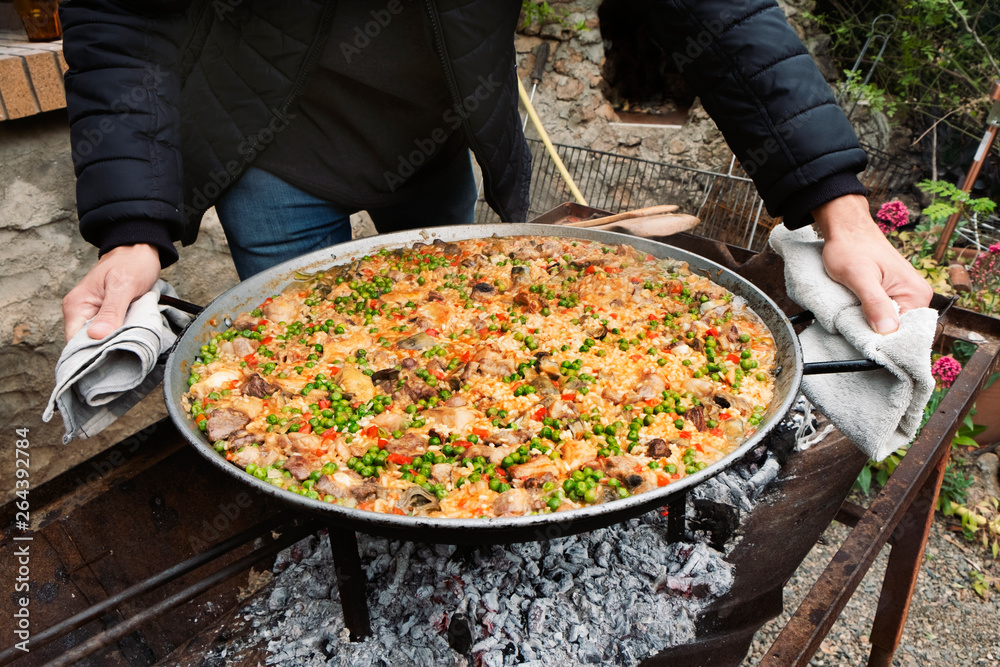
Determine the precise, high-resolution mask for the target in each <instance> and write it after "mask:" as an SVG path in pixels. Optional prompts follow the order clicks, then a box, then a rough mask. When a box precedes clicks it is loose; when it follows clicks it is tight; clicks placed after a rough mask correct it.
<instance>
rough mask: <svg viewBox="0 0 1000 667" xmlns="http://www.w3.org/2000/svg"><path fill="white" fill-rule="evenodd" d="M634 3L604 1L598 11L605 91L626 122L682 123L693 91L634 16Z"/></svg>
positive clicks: (671, 59)
mask: <svg viewBox="0 0 1000 667" xmlns="http://www.w3.org/2000/svg"><path fill="white" fill-rule="evenodd" d="M630 5H631V3H629V2H626V1H623V0H604V1H603V2H602V3H601V5H600V7H599V8H598V10H597V16H598V19H599V20H600V25H601V36H602V37H603V39H604V55H605V61H604V66H603V68H602V72H601V74H602V76H603V78H604V84H603V86H602V90H603V93H604V95H605V97H606V98H607V100H608V101H609V102H610V103H611V106H612V107H613V108H614V109H615V111H616V112H617V113H618V116H619V117H620V118H621V119H622V120H623V121H625V122H647V123H656V124H659V123H665V124H672V123H676V124H683V122H684V119H686V118H687V112H688V110H689V109H690V107H691V104H692V103H693V102H694V97H695V96H694V93H693V92H692V91H691V88H690V87H689V86H688V85H687V83H686V82H685V81H684V78H683V77H682V76H681V74H680V72H679V71H678V68H677V64H676V63H675V58H674V57H673V56H672V54H670V53H668V52H666V51H664V49H663V48H661V47H660V45H659V44H657V43H656V42H654V41H653V39H652V37H651V36H650V34H649V31H648V30H647V29H646V27H645V26H644V25H642V24H641V23H639V22H637V21H636V20H635V15H634V11H633V10H630V8H629V7H630ZM643 117H644V118H643Z"/></svg>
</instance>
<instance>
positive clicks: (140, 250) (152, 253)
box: [62, 243, 160, 341]
mask: <svg viewBox="0 0 1000 667" xmlns="http://www.w3.org/2000/svg"><path fill="white" fill-rule="evenodd" d="M159 276H160V253H159V252H158V251H157V249H156V248H155V247H154V246H151V245H148V244H145V243H140V244H137V245H129V246H119V247H117V248H114V249H113V250H110V251H108V252H107V253H105V255H104V256H103V257H101V259H100V261H99V262H97V265H96V266H95V267H94V268H92V269H91V270H90V273H88V274H87V275H86V276H84V278H83V280H81V281H80V283H79V284H78V285H77V286H76V287H74V288H73V289H72V290H71V291H70V293H69V294H67V295H66V296H65V297H64V298H63V303H62V307H63V320H64V322H65V324H66V340H67V341H68V340H69V339H70V338H72V337H73V336H74V335H76V332H78V331H79V330H80V329H81V328H83V325H84V323H86V321H87V320H89V319H90V318H94V321H93V322H92V323H91V324H90V328H89V329H87V335H89V336H90V337H91V338H93V339H95V340H100V339H101V338H104V337H105V336H107V335H108V334H110V333H111V332H112V331H114V330H115V329H117V328H118V327H120V326H121V325H122V323H123V322H124V321H125V311H126V310H128V307H129V304H130V303H132V302H133V301H135V300H136V299H138V298H139V297H140V296H142V295H143V294H145V293H146V292H148V291H149V290H150V288H152V287H153V284H154V283H155V282H156V279H157V278H159Z"/></svg>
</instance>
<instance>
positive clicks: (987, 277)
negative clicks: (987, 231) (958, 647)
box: [969, 243, 1000, 290]
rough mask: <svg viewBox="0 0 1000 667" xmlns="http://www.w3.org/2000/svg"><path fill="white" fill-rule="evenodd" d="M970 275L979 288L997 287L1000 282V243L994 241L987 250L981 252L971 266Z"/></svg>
mask: <svg viewBox="0 0 1000 667" xmlns="http://www.w3.org/2000/svg"><path fill="white" fill-rule="evenodd" d="M969 277H970V278H971V279H972V282H973V284H974V285H976V286H977V287H979V288H985V289H994V290H995V289H997V287H998V284H997V283H998V282H1000V243H994V244H993V245H991V246H990V247H989V249H988V250H987V251H986V252H981V253H979V256H978V257H976V261H974V262H973V263H972V266H970V267H969Z"/></svg>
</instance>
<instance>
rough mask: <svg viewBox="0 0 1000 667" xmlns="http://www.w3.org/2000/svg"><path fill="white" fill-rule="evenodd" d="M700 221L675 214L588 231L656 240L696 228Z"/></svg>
mask: <svg viewBox="0 0 1000 667" xmlns="http://www.w3.org/2000/svg"><path fill="white" fill-rule="evenodd" d="M699 222H701V220H700V219H698V218H696V217H695V216H693V215H686V214H683V213H677V214H672V215H652V216H646V217H642V218H632V219H628V220H620V221H618V222H611V223H607V224H603V225H598V226H596V227H591V228H590V229H601V230H605V231H609V232H621V233H622V234H631V235H632V236H639V237H642V238H657V237H660V236H670V235H671V234H677V233H678V232H684V231H687V230H689V229H691V228H692V227H694V226H696V225H697V224H698V223H699Z"/></svg>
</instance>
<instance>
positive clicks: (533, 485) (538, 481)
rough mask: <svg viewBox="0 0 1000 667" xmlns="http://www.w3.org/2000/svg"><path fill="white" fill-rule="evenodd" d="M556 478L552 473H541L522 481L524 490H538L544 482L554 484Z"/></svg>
mask: <svg viewBox="0 0 1000 667" xmlns="http://www.w3.org/2000/svg"><path fill="white" fill-rule="evenodd" d="M555 481H556V476H555V475H553V474H552V473H548V472H547V473H543V474H541V475H539V476H537V477H528V478H526V479H525V480H524V488H526V489H540V488H542V486H543V485H544V484H545V483H546V482H555Z"/></svg>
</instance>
